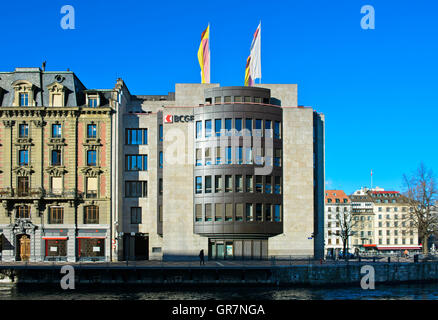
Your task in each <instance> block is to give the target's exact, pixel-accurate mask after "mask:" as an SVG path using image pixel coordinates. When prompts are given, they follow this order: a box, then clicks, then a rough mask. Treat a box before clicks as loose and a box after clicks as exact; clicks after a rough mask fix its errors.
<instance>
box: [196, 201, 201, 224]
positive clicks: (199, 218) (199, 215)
mask: <svg viewBox="0 0 438 320" xmlns="http://www.w3.org/2000/svg"><path fill="white" fill-rule="evenodd" d="M195 220H196V222H200V221H202V204H199V203H198V204H196V205H195Z"/></svg>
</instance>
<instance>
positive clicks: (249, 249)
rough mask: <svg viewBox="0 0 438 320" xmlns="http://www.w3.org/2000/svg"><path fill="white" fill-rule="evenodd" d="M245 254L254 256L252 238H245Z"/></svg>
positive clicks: (249, 256)
mask: <svg viewBox="0 0 438 320" xmlns="http://www.w3.org/2000/svg"><path fill="white" fill-rule="evenodd" d="M243 256H244V257H245V258H251V257H252V241H251V240H244V241H243Z"/></svg>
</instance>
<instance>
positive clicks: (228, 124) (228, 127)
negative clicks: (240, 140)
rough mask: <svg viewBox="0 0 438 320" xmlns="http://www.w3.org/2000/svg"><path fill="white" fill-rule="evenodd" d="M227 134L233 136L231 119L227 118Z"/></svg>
mask: <svg viewBox="0 0 438 320" xmlns="http://www.w3.org/2000/svg"><path fill="white" fill-rule="evenodd" d="M225 135H226V136H231V119H225Z"/></svg>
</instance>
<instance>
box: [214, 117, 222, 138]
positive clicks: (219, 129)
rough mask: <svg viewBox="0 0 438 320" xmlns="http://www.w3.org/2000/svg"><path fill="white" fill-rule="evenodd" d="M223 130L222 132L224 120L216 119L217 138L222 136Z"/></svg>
mask: <svg viewBox="0 0 438 320" xmlns="http://www.w3.org/2000/svg"><path fill="white" fill-rule="evenodd" d="M221 130H222V119H215V120H214V131H215V134H216V137H220V136H221Z"/></svg>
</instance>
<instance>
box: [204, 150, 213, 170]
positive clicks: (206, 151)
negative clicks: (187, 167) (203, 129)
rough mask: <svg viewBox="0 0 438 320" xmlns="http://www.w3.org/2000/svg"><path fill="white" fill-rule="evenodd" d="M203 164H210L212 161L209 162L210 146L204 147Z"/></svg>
mask: <svg viewBox="0 0 438 320" xmlns="http://www.w3.org/2000/svg"><path fill="white" fill-rule="evenodd" d="M205 165H206V166H211V165H212V162H211V148H208V147H207V148H205Z"/></svg>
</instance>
